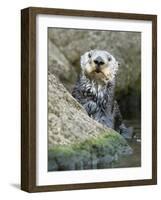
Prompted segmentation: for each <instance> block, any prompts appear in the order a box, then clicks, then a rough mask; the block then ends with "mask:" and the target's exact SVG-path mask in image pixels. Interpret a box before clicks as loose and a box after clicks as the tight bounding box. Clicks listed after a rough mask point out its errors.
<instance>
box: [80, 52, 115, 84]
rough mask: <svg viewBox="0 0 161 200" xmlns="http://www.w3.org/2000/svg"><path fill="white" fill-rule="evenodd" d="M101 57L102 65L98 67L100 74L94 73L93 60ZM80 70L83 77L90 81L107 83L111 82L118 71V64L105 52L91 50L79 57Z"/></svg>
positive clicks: (94, 65)
mask: <svg viewBox="0 0 161 200" xmlns="http://www.w3.org/2000/svg"><path fill="white" fill-rule="evenodd" d="M98 56H99V57H101V58H102V60H103V62H104V64H103V65H101V66H100V72H99V73H97V72H96V64H95V63H94V60H95V59H96V58H97V57H98ZM81 68H82V72H83V74H84V75H87V76H88V77H90V78H91V79H95V80H98V81H103V82H105V83H107V82H108V81H112V80H113V79H114V77H115V75H116V73H117V70H118V62H117V61H116V59H115V58H114V57H113V56H112V55H111V54H110V53H108V52H107V51H103V50H91V51H88V52H86V53H85V54H83V55H82V56H81Z"/></svg>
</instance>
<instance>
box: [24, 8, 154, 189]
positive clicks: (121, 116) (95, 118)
mask: <svg viewBox="0 0 161 200" xmlns="http://www.w3.org/2000/svg"><path fill="white" fill-rule="evenodd" d="M156 111H157V16H156V15H145V14H135V13H119V12H116V13H112V12H98V11H82V10H65V9H53V8H33V7H30V8H26V9H23V10H22V11H21V189H22V190H24V191H27V192H45V191H57V190H72V189H92V188H105V187H122V186H134V185H154V184H156V183H157V115H156V113H157V112H156Z"/></svg>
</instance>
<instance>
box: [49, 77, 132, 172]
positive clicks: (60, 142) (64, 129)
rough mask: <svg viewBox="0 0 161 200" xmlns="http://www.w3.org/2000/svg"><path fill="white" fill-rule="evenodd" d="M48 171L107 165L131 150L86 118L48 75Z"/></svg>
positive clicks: (57, 82)
mask: <svg viewBox="0 0 161 200" xmlns="http://www.w3.org/2000/svg"><path fill="white" fill-rule="evenodd" d="M48 152H49V154H48V160H49V165H48V170H49V171H53V170H74V169H95V168H108V167H111V163H112V162H114V161H115V160H116V157H118V156H120V155H124V154H126V155H128V154H131V153H132V149H131V147H130V146H129V145H128V144H127V142H126V141H125V139H124V138H123V137H122V136H121V135H120V134H118V133H117V132H115V131H114V130H112V129H108V128H105V127H103V126H102V124H100V123H98V122H96V121H94V120H93V119H91V118H90V117H88V115H87V113H86V111H85V110H84V108H83V107H82V106H81V105H80V104H79V103H78V102H77V101H76V100H75V99H74V98H73V97H72V96H71V94H70V93H69V92H68V91H67V90H66V89H65V87H64V86H63V85H62V84H61V83H60V81H59V80H58V79H57V78H56V77H55V76H54V75H53V74H51V73H49V75H48Z"/></svg>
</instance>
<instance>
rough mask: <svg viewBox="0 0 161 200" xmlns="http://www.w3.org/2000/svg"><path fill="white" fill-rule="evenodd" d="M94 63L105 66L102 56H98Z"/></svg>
mask: <svg viewBox="0 0 161 200" xmlns="http://www.w3.org/2000/svg"><path fill="white" fill-rule="evenodd" d="M94 63H95V64H97V65H103V64H105V63H104V60H103V59H102V58H101V57H100V56H98V57H97V58H95V59H94Z"/></svg>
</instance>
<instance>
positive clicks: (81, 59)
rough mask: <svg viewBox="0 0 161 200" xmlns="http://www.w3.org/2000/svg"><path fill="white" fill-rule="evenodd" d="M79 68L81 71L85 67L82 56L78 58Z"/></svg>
mask: <svg viewBox="0 0 161 200" xmlns="http://www.w3.org/2000/svg"><path fill="white" fill-rule="evenodd" d="M80 66H81V68H82V69H84V66H85V62H84V55H82V56H81V57H80Z"/></svg>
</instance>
